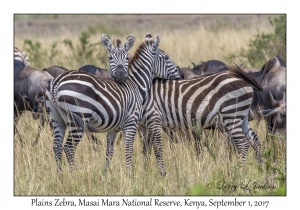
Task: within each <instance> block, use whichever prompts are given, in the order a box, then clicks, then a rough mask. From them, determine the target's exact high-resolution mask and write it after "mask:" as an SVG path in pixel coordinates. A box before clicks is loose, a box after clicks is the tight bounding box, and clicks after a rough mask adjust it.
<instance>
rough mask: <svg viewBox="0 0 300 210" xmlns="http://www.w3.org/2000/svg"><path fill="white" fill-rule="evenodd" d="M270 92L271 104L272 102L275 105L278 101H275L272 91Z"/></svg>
mask: <svg viewBox="0 0 300 210" xmlns="http://www.w3.org/2000/svg"><path fill="white" fill-rule="evenodd" d="M269 94H270V99H271V104H272V107H275V106H276V105H277V104H278V103H277V102H276V101H275V99H274V97H273V95H272V93H271V91H269Z"/></svg>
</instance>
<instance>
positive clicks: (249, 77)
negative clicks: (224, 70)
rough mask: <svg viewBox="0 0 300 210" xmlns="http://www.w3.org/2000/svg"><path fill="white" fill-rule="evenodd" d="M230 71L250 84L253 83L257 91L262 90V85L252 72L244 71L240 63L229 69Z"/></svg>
mask: <svg viewBox="0 0 300 210" xmlns="http://www.w3.org/2000/svg"><path fill="white" fill-rule="evenodd" d="M228 71H229V73H231V74H233V75H234V76H235V77H237V78H239V79H242V80H244V81H246V82H248V83H249V84H251V86H252V88H253V89H254V90H256V91H262V90H263V89H262V86H261V84H259V83H258V82H257V81H256V80H255V78H254V76H253V75H252V74H247V73H246V72H245V71H243V70H242V69H241V68H240V67H239V66H238V65H236V64H234V66H233V67H230V68H229V69H228Z"/></svg>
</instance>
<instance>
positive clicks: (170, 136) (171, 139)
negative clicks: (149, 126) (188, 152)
mask: <svg viewBox="0 0 300 210" xmlns="http://www.w3.org/2000/svg"><path fill="white" fill-rule="evenodd" d="M163 131H164V132H165V134H167V136H168V140H169V143H170V148H171V150H173V149H174V131H172V130H170V129H168V128H165V127H163ZM176 143H178V142H176Z"/></svg>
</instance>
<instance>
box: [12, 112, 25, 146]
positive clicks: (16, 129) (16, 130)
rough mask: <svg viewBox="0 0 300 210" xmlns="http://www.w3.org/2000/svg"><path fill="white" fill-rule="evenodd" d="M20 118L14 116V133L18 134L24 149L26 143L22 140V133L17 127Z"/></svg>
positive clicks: (17, 115) (16, 115)
mask: <svg viewBox="0 0 300 210" xmlns="http://www.w3.org/2000/svg"><path fill="white" fill-rule="evenodd" d="M19 118H20V116H19V114H14V133H15V135H17V134H18V136H19V140H20V143H21V147H23V145H24V141H23V140H22V137H21V133H20V131H19V129H18V127H17V124H18V121H19Z"/></svg>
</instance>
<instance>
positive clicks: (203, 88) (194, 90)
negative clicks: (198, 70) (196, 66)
mask: <svg viewBox="0 0 300 210" xmlns="http://www.w3.org/2000/svg"><path fill="white" fill-rule="evenodd" d="M257 86H258V85H257V84H256V83H255V82H253V81H252V80H251V78H249V76H247V74H246V73H244V72H243V71H242V70H240V69H239V68H238V67H236V68H234V69H231V70H230V71H226V72H222V73H217V74H213V75H210V76H206V77H199V78H194V79H190V80H174V81H168V82H165V81H162V80H155V81H154V82H153V85H152V89H151V94H150V97H149V100H148V103H149V105H148V106H147V108H146V109H145V113H144V118H143V120H144V121H145V120H146V118H147V115H148V114H147V113H151V112H152V111H151V110H153V109H155V110H156V111H157V112H158V113H159V115H160V119H161V122H162V126H163V127H164V128H169V129H171V130H192V131H194V130H195V129H210V128H214V127H215V126H216V125H217V123H218V121H221V123H222V124H223V125H224V126H225V129H226V131H227V133H228V134H229V136H230V137H231V139H232V140H233V142H234V143H235V145H236V147H237V149H238V152H239V154H240V161H241V163H242V164H244V162H245V158H246V156H247V151H248V147H249V144H250V145H251V146H252V147H253V148H254V150H255V152H256V158H257V161H258V162H259V163H261V162H262V161H261V156H262V154H261V153H262V149H261V143H260V140H259V138H258V137H257V135H256V134H255V133H254V132H253V131H252V129H251V128H250V126H249V124H248V114H249V110H250V106H251V102H252V99H253V96H254V93H253V88H255V89H260V88H259V87H257ZM153 103H154V104H155V108H154V106H153ZM145 143H148V144H149V143H150V142H149V140H148V142H145ZM145 146H146V145H144V148H145ZM196 149H197V153H198V154H199V145H198V147H197V148H196Z"/></svg>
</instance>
